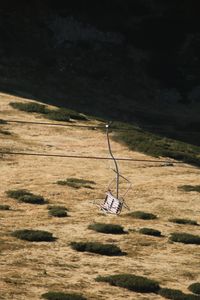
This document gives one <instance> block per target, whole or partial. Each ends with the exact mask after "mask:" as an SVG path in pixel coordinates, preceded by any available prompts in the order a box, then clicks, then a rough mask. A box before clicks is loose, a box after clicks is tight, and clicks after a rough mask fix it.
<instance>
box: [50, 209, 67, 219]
mask: <svg viewBox="0 0 200 300" xmlns="http://www.w3.org/2000/svg"><path fill="white" fill-rule="evenodd" d="M48 209H49V215H50V216H53V217H58V218H64V217H67V209H66V208H65V207H64V206H50V207H48Z"/></svg>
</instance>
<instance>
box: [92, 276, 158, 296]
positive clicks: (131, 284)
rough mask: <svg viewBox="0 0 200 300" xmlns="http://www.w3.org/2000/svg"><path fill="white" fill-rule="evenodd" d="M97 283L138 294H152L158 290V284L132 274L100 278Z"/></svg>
mask: <svg viewBox="0 0 200 300" xmlns="http://www.w3.org/2000/svg"><path fill="white" fill-rule="evenodd" d="M96 281H98V282H108V283H109V284H110V285H113V286H119V287H123V288H126V289H128V290H131V291H134V292H139V293H152V292H157V291H158V290H159V288H160V287H159V283H158V282H156V281H154V280H151V279H148V278H146V277H143V276H136V275H132V274H119V275H111V276H105V277H103V276H100V277H97V278H96Z"/></svg>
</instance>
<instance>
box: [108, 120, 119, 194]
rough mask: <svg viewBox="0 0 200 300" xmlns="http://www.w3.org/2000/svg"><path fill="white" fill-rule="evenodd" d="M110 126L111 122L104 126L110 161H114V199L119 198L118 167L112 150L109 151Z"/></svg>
mask: <svg viewBox="0 0 200 300" xmlns="http://www.w3.org/2000/svg"><path fill="white" fill-rule="evenodd" d="M110 125H111V122H109V123H108V124H107V125H106V135H107V141H108V149H109V153H110V156H111V157H112V159H113V161H114V164H115V169H116V197H117V198H118V197H119V167H118V164H117V161H116V159H115V157H114V155H113V153H112V149H111V144H110V138H109V127H110Z"/></svg>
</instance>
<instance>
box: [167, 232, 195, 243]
mask: <svg viewBox="0 0 200 300" xmlns="http://www.w3.org/2000/svg"><path fill="white" fill-rule="evenodd" d="M170 240H171V241H173V242H177V243H184V244H196V245H200V236H198V235H193V234H189V233H178V232H175V233H172V234H171V236H170Z"/></svg>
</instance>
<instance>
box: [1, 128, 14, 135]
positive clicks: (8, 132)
mask: <svg viewBox="0 0 200 300" xmlns="http://www.w3.org/2000/svg"><path fill="white" fill-rule="evenodd" d="M0 134H4V135H11V134H12V133H11V132H10V131H8V130H3V129H0Z"/></svg>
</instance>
